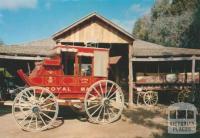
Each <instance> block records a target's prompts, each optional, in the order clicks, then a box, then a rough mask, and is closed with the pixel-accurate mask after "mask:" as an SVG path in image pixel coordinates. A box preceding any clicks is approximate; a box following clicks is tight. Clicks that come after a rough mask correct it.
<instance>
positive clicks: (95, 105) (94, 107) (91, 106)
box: [88, 104, 100, 110]
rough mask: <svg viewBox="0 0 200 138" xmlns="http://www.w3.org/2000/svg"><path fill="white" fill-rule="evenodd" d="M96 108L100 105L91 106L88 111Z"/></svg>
mask: <svg viewBox="0 0 200 138" xmlns="http://www.w3.org/2000/svg"><path fill="white" fill-rule="evenodd" d="M97 106H100V105H99V104H96V105H93V106H91V107H89V108H88V110H90V109H93V108H95V107H97Z"/></svg>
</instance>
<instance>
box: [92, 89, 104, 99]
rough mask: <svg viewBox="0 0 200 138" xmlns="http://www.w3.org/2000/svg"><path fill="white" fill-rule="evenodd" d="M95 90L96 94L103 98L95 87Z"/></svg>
mask: <svg viewBox="0 0 200 138" xmlns="http://www.w3.org/2000/svg"><path fill="white" fill-rule="evenodd" d="M93 89H94V90H95V92H96V93H97V94H98V95H99V96H100V97H102V95H101V94H100V93H99V92H98V91H97V89H96V88H95V87H93Z"/></svg>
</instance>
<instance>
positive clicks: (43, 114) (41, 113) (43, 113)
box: [40, 112, 53, 120]
mask: <svg viewBox="0 0 200 138" xmlns="http://www.w3.org/2000/svg"><path fill="white" fill-rule="evenodd" d="M40 113H41V114H43V115H44V116H46V117H47V118H49V119H50V120H52V119H53V118H51V117H50V116H49V115H47V114H45V113H44V112H40Z"/></svg>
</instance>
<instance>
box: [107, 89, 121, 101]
mask: <svg viewBox="0 0 200 138" xmlns="http://www.w3.org/2000/svg"><path fill="white" fill-rule="evenodd" d="M118 90H119V88H117V90H115V91H114V92H113V93H112V94H111V95H110V96H109V97H108V99H110V98H111V97H112V96H113V95H114V94H116V92H117V91H118Z"/></svg>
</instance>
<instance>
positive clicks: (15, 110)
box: [12, 87, 58, 132]
mask: <svg viewBox="0 0 200 138" xmlns="http://www.w3.org/2000/svg"><path fill="white" fill-rule="evenodd" d="M12 114H13V116H14V119H15V121H16V122H17V124H18V125H19V126H20V127H21V128H22V129H23V130H26V131H31V132H36V131H42V130H45V129H47V128H48V127H49V126H51V125H52V124H53V122H54V121H55V120H56V118H57V115H58V103H57V100H56V97H55V96H54V94H53V93H51V92H50V91H49V90H48V89H45V88H42V87H29V88H25V89H24V90H22V91H21V92H20V93H18V94H17V96H16V97H15V100H14V103H13V107H12Z"/></svg>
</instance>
